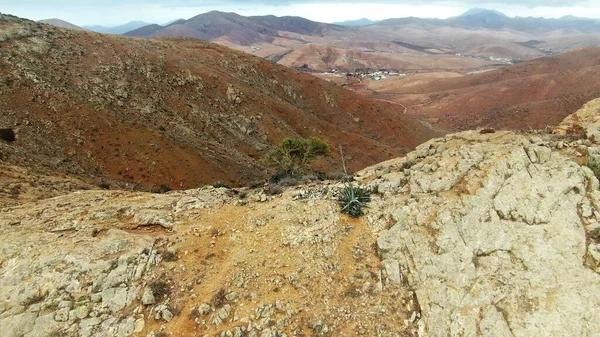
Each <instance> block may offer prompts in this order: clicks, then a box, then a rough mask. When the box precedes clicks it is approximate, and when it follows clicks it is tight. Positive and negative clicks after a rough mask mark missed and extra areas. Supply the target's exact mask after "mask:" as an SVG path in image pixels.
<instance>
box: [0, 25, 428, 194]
mask: <svg viewBox="0 0 600 337" xmlns="http://www.w3.org/2000/svg"><path fill="white" fill-rule="evenodd" d="M0 32H2V34H0V36H2V37H3V38H2V40H0V47H1V49H0V74H1V77H0V78H1V79H2V80H1V81H0V110H1V111H2V113H1V114H0V128H7V127H10V128H13V129H14V130H16V134H17V141H16V142H14V143H6V142H3V141H0V155H1V158H2V160H4V161H7V162H9V163H13V164H18V165H22V166H26V167H33V168H35V167H37V168H45V169H58V170H60V171H63V172H69V173H71V174H75V175H76V176H78V177H83V178H88V179H91V178H94V179H95V180H96V183H98V180H106V181H109V182H111V181H112V182H126V183H129V184H130V185H135V184H141V185H144V186H154V185H159V184H168V185H169V186H170V187H171V188H188V187H195V186H199V185H200V184H206V183H214V182H216V181H219V180H222V181H225V182H226V183H229V184H234V185H235V184H247V183H249V182H253V181H257V180H261V179H264V178H265V177H267V176H268V172H267V171H266V169H265V167H264V166H263V165H262V164H261V163H260V162H259V159H260V158H261V157H263V156H264V154H265V153H266V152H267V151H269V150H270V149H271V147H272V146H273V144H275V143H278V142H279V141H281V140H282V139H283V138H284V137H288V136H292V137H294V136H302V137H311V136H316V137H320V138H322V139H324V140H325V141H327V142H328V143H329V144H330V146H331V148H332V149H334V151H332V152H334V153H333V155H332V157H330V158H328V159H326V160H323V161H321V162H320V163H318V165H317V166H316V167H317V168H318V169H321V170H324V171H326V172H328V173H339V172H340V170H341V169H340V168H339V167H340V166H341V165H340V164H339V163H340V160H339V159H336V153H337V151H336V149H337V148H338V146H339V145H341V146H343V148H344V152H345V153H346V156H347V158H346V159H347V162H348V164H349V165H350V169H351V170H357V169H359V168H362V167H365V166H367V165H369V164H373V163H376V162H379V161H382V160H385V159H388V158H392V157H395V156H399V155H402V154H404V153H406V152H407V151H409V150H410V149H412V148H414V147H415V146H416V145H418V144H420V143H422V142H423V141H425V140H427V139H430V138H431V137H433V136H435V135H439V134H440V132H438V131H434V130H432V129H431V128H430V127H429V126H428V125H427V124H426V123H423V122H420V121H418V120H416V119H414V118H412V117H408V116H403V115H402V114H401V112H402V110H401V109H400V108H398V107H397V106H395V105H393V104H389V103H382V102H377V101H373V100H369V99H365V98H362V97H360V96H358V95H356V94H353V93H351V92H349V91H347V90H344V89H343V88H341V87H339V86H337V85H335V84H333V83H328V82H326V81H323V80H319V79H317V78H315V77H313V76H310V75H308V74H301V73H299V72H297V71H295V70H291V69H288V68H285V67H283V66H279V65H276V64H273V63H272V62H270V61H266V60H264V59H261V58H258V57H253V56H250V55H247V54H244V53H241V52H237V51H233V50H230V49H228V48H225V47H222V46H218V45H215V44H212V43H207V42H201V41H198V40H192V39H181V38H176V39H153V40H147V39H134V38H124V37H120V36H112V35H101V34H97V33H92V32H78V31H72V30H66V29H61V28H57V27H52V26H47V25H41V24H36V23H34V22H31V21H27V20H21V19H18V18H15V17H9V16H1V17H0Z"/></svg>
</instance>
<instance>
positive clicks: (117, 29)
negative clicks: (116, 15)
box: [84, 21, 149, 34]
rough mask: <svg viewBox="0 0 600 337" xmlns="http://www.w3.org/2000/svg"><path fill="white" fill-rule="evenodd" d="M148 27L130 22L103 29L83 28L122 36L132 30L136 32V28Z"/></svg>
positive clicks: (144, 24) (103, 27) (140, 23)
mask: <svg viewBox="0 0 600 337" xmlns="http://www.w3.org/2000/svg"><path fill="white" fill-rule="evenodd" d="M147 25H149V23H147V22H143V21H131V22H128V23H126V24H124V25H120V26H114V27H105V26H84V28H85V29H88V30H91V31H94V32H97V33H104V34H124V33H127V32H130V31H132V30H136V29H138V28H141V27H144V26H147Z"/></svg>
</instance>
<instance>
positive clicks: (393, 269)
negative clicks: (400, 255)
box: [383, 259, 402, 283]
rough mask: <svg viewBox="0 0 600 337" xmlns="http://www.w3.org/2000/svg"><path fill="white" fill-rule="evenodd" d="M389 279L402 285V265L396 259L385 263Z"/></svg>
mask: <svg viewBox="0 0 600 337" xmlns="http://www.w3.org/2000/svg"><path fill="white" fill-rule="evenodd" d="M383 265H384V266H385V271H386V272H387V277H388V279H389V280H390V281H391V282H392V283H400V282H401V281H402V275H401V274H400V265H399V264H398V261H396V260H394V259H387V260H384V261H383Z"/></svg>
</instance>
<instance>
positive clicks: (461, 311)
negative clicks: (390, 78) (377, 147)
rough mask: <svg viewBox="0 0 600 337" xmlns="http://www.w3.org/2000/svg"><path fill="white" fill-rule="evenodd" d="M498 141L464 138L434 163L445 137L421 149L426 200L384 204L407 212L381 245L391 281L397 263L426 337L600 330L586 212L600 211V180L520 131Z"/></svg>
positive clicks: (456, 138) (598, 280)
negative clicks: (598, 184)
mask: <svg viewBox="0 0 600 337" xmlns="http://www.w3.org/2000/svg"><path fill="white" fill-rule="evenodd" d="M494 137H498V138H494V139H493V140H490V139H478V138H477V136H475V135H474V134H473V133H472V132H464V133H460V134H456V135H453V136H452V138H451V140H450V141H446V142H445V144H446V146H447V147H446V149H445V150H444V151H443V152H441V153H438V154H437V155H436V156H437V157H435V158H433V157H430V156H429V152H427V153H424V152H423V149H424V148H429V149H431V148H435V146H436V145H435V143H436V142H437V141H432V144H430V145H429V146H427V147H422V150H421V151H422V152H423V153H422V154H421V155H420V157H421V159H420V160H417V162H416V163H415V165H414V166H413V167H412V168H411V175H410V179H409V184H410V185H411V193H413V194H412V195H413V196H414V198H418V202H413V201H412V200H413V199H412V198H410V197H408V198H407V197H406V196H397V197H395V198H394V197H391V198H390V199H389V200H386V201H385V202H387V203H388V204H389V205H399V206H400V208H401V209H402V212H400V213H398V212H395V213H392V211H389V212H390V213H392V214H394V217H395V218H396V219H397V220H398V222H397V223H396V224H395V225H394V226H393V227H392V228H390V229H389V230H387V231H385V232H384V233H382V234H381V235H380V237H379V238H378V247H379V251H380V252H381V254H382V256H383V258H384V259H385V260H384V265H385V266H386V271H387V272H388V275H394V276H393V277H395V278H397V276H396V275H398V273H397V269H396V267H395V262H393V261H394V260H396V261H398V262H399V264H400V268H399V269H401V270H406V271H407V274H408V275H406V276H407V281H408V283H409V286H410V287H412V288H414V289H415V292H416V296H417V298H418V301H419V304H420V306H421V310H422V319H421V320H420V321H419V325H420V330H421V335H423V336H492V335H493V336H567V335H570V336H585V335H593V334H595V333H596V332H597V331H600V310H596V309H592V308H598V307H600V276H599V275H598V274H597V273H595V272H593V271H592V270H590V269H589V268H586V267H585V266H584V261H583V257H584V256H585V251H586V234H585V228H584V223H583V222H582V217H580V216H579V215H580V210H583V213H584V214H585V215H591V214H593V213H595V212H597V211H598V209H597V208H596V207H597V206H593V207H592V206H590V205H597V204H594V203H593V202H592V201H591V199H590V196H589V195H588V194H587V193H586V191H587V186H592V185H593V184H594V181H595V178H594V177H593V175H591V174H590V173H589V172H588V169H587V168H585V167H581V166H580V165H579V164H578V163H576V162H574V161H572V159H571V158H569V157H567V156H563V155H561V154H560V152H554V151H552V149H550V148H548V147H545V146H539V145H523V144H530V143H531V142H529V141H527V140H526V139H522V138H520V136H517V135H516V134H512V133H504V134H502V133H501V132H497V133H495V136H494ZM532 142H533V143H537V144H543V143H544V141H543V140H541V139H537V138H535V139H532ZM433 161H435V164H437V167H438V168H437V169H436V170H435V171H431V170H425V171H422V170H421V168H425V167H426V166H427V165H426V164H433ZM415 191H416V192H418V193H415ZM441 191H443V194H441V193H439V192H441ZM584 205H587V206H585V207H583V206H584ZM382 207H387V206H382ZM586 207H590V208H591V209H587V208H586ZM373 212H374V210H371V213H373ZM584 317H585V319H584Z"/></svg>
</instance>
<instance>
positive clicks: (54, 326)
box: [23, 314, 62, 337]
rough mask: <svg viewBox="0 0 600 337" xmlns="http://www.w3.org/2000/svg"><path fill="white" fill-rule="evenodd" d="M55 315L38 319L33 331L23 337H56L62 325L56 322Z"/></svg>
mask: <svg viewBox="0 0 600 337" xmlns="http://www.w3.org/2000/svg"><path fill="white" fill-rule="evenodd" d="M53 316H54V315H53V314H48V315H44V316H40V317H38V318H36V320H35V323H34V325H33V329H32V330H31V331H30V332H29V333H27V334H25V335H24V336H23V337H51V336H56V335H57V334H58V332H59V330H60V329H61V327H62V324H60V323H58V322H56V321H55V318H54V317H53Z"/></svg>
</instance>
